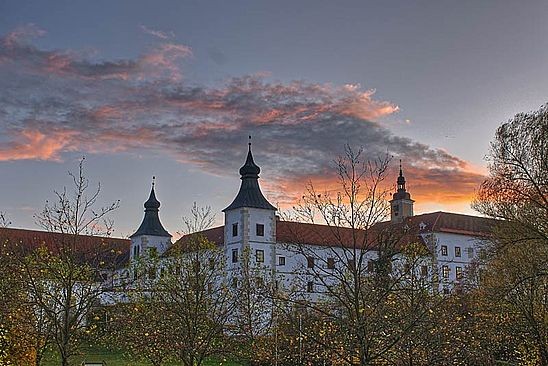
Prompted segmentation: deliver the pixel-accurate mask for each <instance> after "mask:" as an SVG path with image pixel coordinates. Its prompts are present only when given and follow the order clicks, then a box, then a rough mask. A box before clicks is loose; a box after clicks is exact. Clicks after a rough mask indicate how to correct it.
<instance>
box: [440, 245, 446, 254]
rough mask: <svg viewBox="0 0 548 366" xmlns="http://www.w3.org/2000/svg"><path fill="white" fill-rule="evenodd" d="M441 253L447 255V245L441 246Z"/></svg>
mask: <svg viewBox="0 0 548 366" xmlns="http://www.w3.org/2000/svg"><path fill="white" fill-rule="evenodd" d="M441 255H445V256H447V245H442V246H441Z"/></svg>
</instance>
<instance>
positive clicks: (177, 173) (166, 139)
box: [0, 0, 548, 237]
mask: <svg viewBox="0 0 548 366" xmlns="http://www.w3.org/2000/svg"><path fill="white" fill-rule="evenodd" d="M547 18H548V2H546V1H520V2H516V1H504V0H498V1H458V2H456V1H404V0H402V1H382V2H379V1H318V0H315V1H269V2H266V1H256V0H255V1H181V0H177V1H158V0H156V1H141V0H131V1H111V0H109V1H101V0H95V1H78V0H70V1H69V0H67V1H47V2H46V1H19V0H16V1H11V0H4V1H2V2H0V177H1V178H2V179H0V211H3V212H5V213H6V214H7V216H8V217H9V218H10V220H11V221H12V226H13V227H21V228H29V229H36V228H37V226H36V224H35V222H34V219H33V214H34V213H37V212H39V211H40V210H41V209H42V208H43V206H44V203H45V201H46V200H50V201H51V200H52V199H53V198H54V193H53V192H54V190H61V189H63V187H64V186H67V187H69V186H70V183H71V181H70V178H69V176H68V175H67V172H68V171H74V170H75V169H76V168H77V163H78V160H79V159H80V158H81V157H82V156H85V157H86V163H85V167H86V172H87V175H88V176H89V178H90V182H91V184H92V185H93V186H94V185H96V184H98V183H100V184H101V198H100V201H101V202H103V203H105V204H107V203H109V202H111V201H114V200H120V208H119V209H118V210H117V211H116V212H115V213H114V214H113V219H114V221H115V229H116V230H115V233H114V235H115V236H120V237H125V236H128V235H131V234H132V233H133V232H134V231H135V230H136V229H137V227H138V226H139V224H140V222H141V219H142V215H143V206H142V205H143V202H144V201H145V200H146V199H147V197H148V194H149V191H150V184H151V180H152V176H156V194H157V197H158V199H159V200H160V201H161V203H162V206H161V208H160V217H161V220H162V222H163V223H164V226H165V227H166V228H167V229H168V231H170V232H171V233H173V234H176V233H177V231H180V230H181V229H182V221H181V218H182V217H183V216H185V215H188V212H189V209H190V207H191V205H192V203H193V202H197V203H198V205H200V206H206V205H209V206H211V208H212V211H213V212H215V213H217V222H218V223H222V214H221V210H222V209H223V208H224V207H226V206H227V205H228V204H229V203H230V202H231V201H232V199H233V198H234V196H235V195H236V193H237V190H238V187H239V183H240V181H239V175H238V169H239V167H240V166H241V165H242V164H243V162H244V160H245V154H246V153H247V139H248V135H252V136H253V152H254V157H255V161H256V163H257V164H258V165H259V166H261V168H262V171H261V186H262V188H263V191H264V192H265V194H266V196H267V197H268V199H269V200H270V201H271V202H272V203H273V204H275V205H277V206H279V207H281V208H282V209H288V208H290V207H291V206H292V204H294V202H295V200H296V199H298V197H301V196H302V194H303V192H304V191H305V187H306V184H307V183H308V182H312V183H313V184H314V185H315V186H316V187H317V188H318V189H320V190H322V189H328V190H334V189H336V176H335V170H334V169H333V161H334V160H335V159H336V158H337V156H339V155H340V154H342V152H343V150H344V146H345V144H349V145H350V146H353V147H355V148H357V147H362V148H363V149H364V154H365V156H366V157H367V158H368V159H376V158H378V157H379V156H383V155H384V154H389V155H390V156H392V157H393V160H392V164H391V168H390V181H391V182H394V183H395V178H396V175H397V170H398V160H399V159H402V162H403V167H404V172H405V176H406V179H407V182H408V190H409V191H410V193H411V195H412V198H413V199H414V200H415V201H416V202H415V213H424V212H431V211H435V210H445V211H453V212H462V213H469V214H474V212H473V211H472V209H471V208H470V201H471V199H472V198H473V196H474V191H475V189H476V188H477V186H478V184H479V183H480V182H481V181H482V180H483V179H484V177H485V175H486V174H487V173H488V167H487V161H486V160H485V156H486V155H487V154H488V152H489V142H490V141H491V140H492V139H493V137H494V133H495V130H496V128H497V127H498V126H499V125H500V124H501V123H504V122H505V121H507V120H508V119H510V118H512V117H513V116H514V115H515V114H516V113H519V112H526V111H531V110H536V109H538V108H539V107H540V106H541V105H542V104H544V103H546V102H547V101H548V100H547V99H548V37H546V34H548V22H546V19H547Z"/></svg>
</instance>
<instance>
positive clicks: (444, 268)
mask: <svg viewBox="0 0 548 366" xmlns="http://www.w3.org/2000/svg"><path fill="white" fill-rule="evenodd" d="M441 275H442V277H443V278H449V266H442V267H441Z"/></svg>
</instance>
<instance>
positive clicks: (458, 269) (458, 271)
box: [455, 267, 462, 281]
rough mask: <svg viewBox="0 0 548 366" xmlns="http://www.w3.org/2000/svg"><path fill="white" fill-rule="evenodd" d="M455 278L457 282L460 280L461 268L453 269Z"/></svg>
mask: <svg viewBox="0 0 548 366" xmlns="http://www.w3.org/2000/svg"><path fill="white" fill-rule="evenodd" d="M455 276H456V278H457V281H460V280H462V267H456V268H455Z"/></svg>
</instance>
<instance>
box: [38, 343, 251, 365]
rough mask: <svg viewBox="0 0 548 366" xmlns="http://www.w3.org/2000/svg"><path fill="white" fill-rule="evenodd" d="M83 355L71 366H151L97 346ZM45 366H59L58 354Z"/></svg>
mask: <svg viewBox="0 0 548 366" xmlns="http://www.w3.org/2000/svg"><path fill="white" fill-rule="evenodd" d="M81 353H82V354H81V355H77V356H74V357H73V359H72V362H71V365H74V366H80V365H81V364H82V362H83V361H87V362H105V363H106V364H107V365H108V366H150V365H151V364H150V363H146V362H138V361H135V360H132V359H131V358H128V357H127V356H125V355H124V354H123V352H121V351H113V350H109V349H106V348H102V347H97V346H93V347H91V346H88V347H82V348H81ZM42 365H43V366H59V365H60V361H59V357H58V355H57V354H56V353H53V352H51V353H48V354H46V355H45V356H44V360H43V362H42ZM175 365H177V366H179V365H181V364H180V363H169V364H166V366H175ZM219 365H222V366H242V364H240V363H236V362H233V361H221V360H209V361H206V362H205V363H204V366H219Z"/></svg>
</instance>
